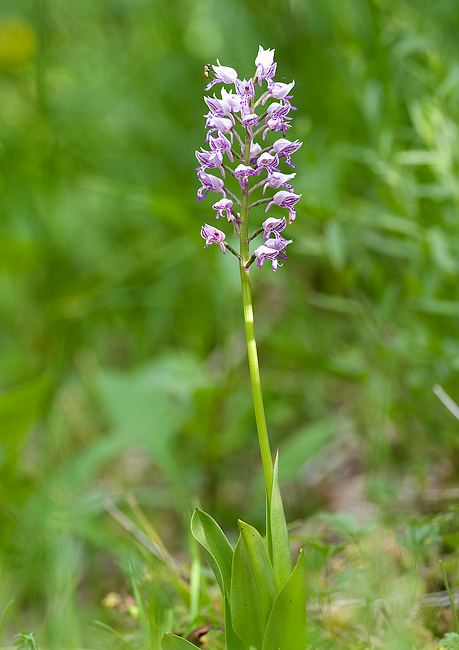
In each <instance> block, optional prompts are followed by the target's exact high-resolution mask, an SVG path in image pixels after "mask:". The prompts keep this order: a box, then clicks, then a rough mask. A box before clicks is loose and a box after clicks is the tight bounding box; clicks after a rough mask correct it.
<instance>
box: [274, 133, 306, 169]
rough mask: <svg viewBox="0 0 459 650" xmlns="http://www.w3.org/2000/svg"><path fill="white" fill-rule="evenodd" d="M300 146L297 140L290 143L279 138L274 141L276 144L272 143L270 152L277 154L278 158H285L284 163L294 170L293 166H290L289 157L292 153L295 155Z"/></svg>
mask: <svg viewBox="0 0 459 650" xmlns="http://www.w3.org/2000/svg"><path fill="white" fill-rule="evenodd" d="M302 144H303V143H302V142H300V141H299V140H295V142H291V141H290V140H287V139H286V138H279V140H276V142H274V144H273V147H272V150H271V151H274V152H275V153H277V155H278V156H279V158H286V161H285V162H286V163H287V165H290V167H293V168H294V169H295V165H292V161H291V159H290V156H291V155H292V153H295V151H297V149H299V148H300V147H301V145H302Z"/></svg>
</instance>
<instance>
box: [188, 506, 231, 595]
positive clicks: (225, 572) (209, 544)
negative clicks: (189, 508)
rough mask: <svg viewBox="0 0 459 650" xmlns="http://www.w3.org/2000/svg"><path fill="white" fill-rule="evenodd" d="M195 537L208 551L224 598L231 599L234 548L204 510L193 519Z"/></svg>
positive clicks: (196, 512)
mask: <svg viewBox="0 0 459 650" xmlns="http://www.w3.org/2000/svg"><path fill="white" fill-rule="evenodd" d="M191 532H192V534H193V537H194V538H195V539H196V541H197V542H199V544H201V546H202V547H203V549H204V550H205V551H206V555H207V559H208V560H209V564H210V566H211V568H212V571H213V572H214V575H215V578H216V579H217V582H218V584H219V586H220V589H221V592H222V594H223V596H226V597H228V598H229V594H230V589H231V567H232V562H233V548H232V546H231V544H230V543H229V541H228V540H227V538H226V536H225V534H224V532H223V531H222V529H221V528H220V526H219V525H218V524H217V522H216V521H215V519H213V518H212V517H211V516H210V515H208V514H207V513H206V512H204V511H203V510H199V509H196V510H195V511H194V513H193V516H192V517H191Z"/></svg>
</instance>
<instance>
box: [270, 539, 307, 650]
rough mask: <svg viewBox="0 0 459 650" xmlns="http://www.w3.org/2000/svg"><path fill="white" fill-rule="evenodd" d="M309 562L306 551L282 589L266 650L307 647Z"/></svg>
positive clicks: (274, 610)
mask: <svg viewBox="0 0 459 650" xmlns="http://www.w3.org/2000/svg"><path fill="white" fill-rule="evenodd" d="M305 574H306V562H305V558H304V552H303V549H301V551H300V555H299V557H298V560H297V563H296V566H295V568H294V569H293V571H292V574H291V575H290V577H289V579H288V580H287V582H286V583H285V585H284V586H283V587H282V589H281V590H280V592H279V594H278V596H277V598H276V600H275V602H274V605H273V607H272V610H271V614H270V616H269V619H268V622H267V625H266V631H265V635H264V639H263V650H304V648H305V647H306V580H305Z"/></svg>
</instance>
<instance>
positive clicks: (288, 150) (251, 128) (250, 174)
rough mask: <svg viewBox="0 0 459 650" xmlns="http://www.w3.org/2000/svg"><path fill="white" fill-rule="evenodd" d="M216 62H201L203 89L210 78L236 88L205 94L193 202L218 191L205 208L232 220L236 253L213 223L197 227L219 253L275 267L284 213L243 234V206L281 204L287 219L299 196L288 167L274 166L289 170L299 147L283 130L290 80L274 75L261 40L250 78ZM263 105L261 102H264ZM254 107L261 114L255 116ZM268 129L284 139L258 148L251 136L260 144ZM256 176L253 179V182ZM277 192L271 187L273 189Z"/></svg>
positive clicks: (282, 254) (282, 248) (283, 242)
mask: <svg viewBox="0 0 459 650" xmlns="http://www.w3.org/2000/svg"><path fill="white" fill-rule="evenodd" d="M217 64H218V65H213V66H210V65H207V66H206V69H205V71H206V76H209V72H210V68H212V69H213V74H214V76H213V78H212V79H211V80H210V82H209V83H208V85H207V87H206V91H207V90H210V88H212V86H214V85H215V84H217V83H223V84H231V85H234V87H235V92H234V91H233V90H230V91H229V92H228V91H227V90H226V88H225V87H223V88H222V89H221V99H218V98H217V97H216V96H215V93H214V96H213V97H208V96H205V97H204V101H205V102H206V104H207V107H208V108H209V112H208V113H207V114H206V115H204V117H205V118H206V129H207V135H206V143H207V144H208V146H209V147H210V149H208V150H204V149H203V148H201V151H196V158H197V159H198V162H199V167H198V168H197V176H198V179H199V181H200V182H201V187H200V188H199V190H198V199H197V200H198V201H202V200H203V199H205V198H206V196H207V194H208V192H209V190H211V191H212V192H216V193H217V194H218V193H221V195H222V198H221V199H220V200H219V201H217V202H216V203H214V205H213V206H212V207H213V208H214V210H216V212H217V214H216V218H217V219H218V218H219V217H226V218H227V219H228V221H229V222H231V223H232V225H233V228H234V233H235V234H238V235H239V237H240V240H241V242H240V254H238V253H236V251H235V250H234V249H233V248H232V247H231V246H230V245H229V244H228V243H227V242H226V241H225V238H226V235H225V233H224V232H222V231H221V230H219V229H218V228H214V227H213V226H210V225H208V224H206V225H205V226H203V227H202V229H201V235H202V237H203V238H204V239H205V240H206V245H205V248H207V246H209V244H219V245H220V247H221V249H222V251H223V253H225V252H226V250H230V251H231V252H232V253H233V254H234V255H236V256H237V257H238V258H239V259H240V260H241V262H242V264H244V268H246V269H247V268H248V267H249V266H250V265H251V264H252V263H253V262H254V261H255V260H256V262H257V267H258V268H260V267H261V266H262V265H263V263H264V261H265V260H270V261H271V262H272V268H273V271H276V270H277V267H278V266H282V264H281V263H280V262H279V260H280V259H284V260H285V259H287V255H286V246H287V245H288V244H290V243H292V240H291V239H285V238H284V237H283V236H282V235H281V232H282V231H283V230H284V228H285V227H286V225H287V220H286V218H285V217H283V218H282V219H275V218H274V217H269V218H268V219H266V220H265V221H264V222H263V224H262V227H261V228H259V229H258V230H256V231H255V232H254V233H253V234H252V235H251V236H250V237H249V236H248V215H249V211H250V210H251V209H252V208H254V207H255V206H258V205H263V204H265V203H266V204H267V205H266V208H265V212H267V211H268V210H269V209H270V208H271V206H273V205H277V206H279V207H281V208H287V210H288V223H291V222H292V221H293V220H294V219H295V217H296V212H295V208H294V206H295V204H296V203H297V202H298V201H299V200H300V198H301V194H295V193H294V191H293V187H292V186H291V185H290V184H289V183H290V181H291V180H292V179H293V178H294V177H295V175H296V174H295V173H292V174H284V173H282V172H281V171H280V169H279V164H280V160H281V159H282V158H284V159H285V163H286V164H287V165H289V166H290V167H291V168H293V169H294V168H295V166H294V165H293V164H292V161H291V155H292V154H293V153H294V152H295V151H296V150H297V149H299V148H300V147H301V144H302V143H301V142H299V141H298V140H295V141H294V142H292V141H290V140H287V139H286V138H285V135H286V133H287V129H289V128H290V124H289V121H290V120H291V119H292V118H291V117H289V112H290V111H291V110H296V109H295V108H294V107H293V106H292V105H291V103H290V99H292V95H289V92H290V91H291V90H292V88H293V86H294V85H295V82H294V81H292V83H290V84H286V83H280V82H275V81H274V75H275V73H276V67H277V63H275V62H274V50H264V49H263V48H262V47H261V46H260V47H259V50H258V55H257V58H256V59H255V65H256V72H255V75H254V76H253V78H252V79H249V80H246V79H242V80H241V79H239V77H238V74H237V72H236V70H234V69H233V68H230V67H227V66H222V65H220V62H219V61H218V59H217ZM263 81H265V82H266V84H267V88H266V90H264V91H263V90H262V92H261V95H260V96H259V97H258V99H256V86H257V83H258V86H259V87H261V86H262V82H263ZM269 101H270V102H271V103H269V105H268V106H267V107H266V108H265V105H266V103H267V102H269ZM257 109H258V110H259V112H260V113H261V114H260V115H258V114H257V112H256V111H257ZM268 131H274V132H276V133H279V132H282V135H283V136H284V137H281V138H279V139H278V140H276V141H275V142H274V143H273V144H271V145H267V146H262V145H260V144H258V143H257V142H255V139H256V138H259V137H261V141H262V143H263V145H264V142H265V139H266V135H267V133H268ZM209 169H210V170H218V172H219V174H220V176H215V175H213V174H209V173H208V171H207V170H209ZM227 174H229V175H230V176H232V177H233V178H235V179H236V181H237V182H238V183H239V187H240V198H238V197H237V196H236V195H235V194H234V193H233V192H232V191H231V190H230V189H229V188H228V187H227V185H225V180H226V178H227V176H226V175H227ZM259 178H260V180H258V179H259ZM261 187H262V188H263V198H261V199H259V200H256V201H254V202H252V203H250V202H249V201H250V200H251V198H252V194H253V192H255V190H257V189H259V188H261ZM267 190H275V193H274V194H273V195H272V196H266V197H265V193H266V191H267ZM276 190H277V191H276ZM270 194H271V193H270ZM261 233H263V244H261V245H260V246H258V248H256V249H255V250H254V252H253V254H252V255H250V254H248V244H249V242H250V241H252V240H253V239H254V238H255V237H256V236H258V235H259V234H261Z"/></svg>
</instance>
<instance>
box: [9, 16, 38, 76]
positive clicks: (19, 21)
mask: <svg viewBox="0 0 459 650" xmlns="http://www.w3.org/2000/svg"><path fill="white" fill-rule="evenodd" d="M36 51H37V39H36V37H35V32H34V30H33V28H32V26H31V25H30V24H29V23H28V22H26V21H25V20H24V19H23V18H10V19H8V20H5V21H4V22H3V24H2V25H1V26H0V70H2V71H6V72H21V71H22V70H23V69H24V68H25V67H27V65H28V64H29V63H30V62H31V61H32V59H33V58H34V56H35V53H36Z"/></svg>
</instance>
